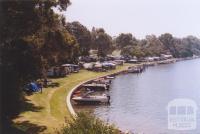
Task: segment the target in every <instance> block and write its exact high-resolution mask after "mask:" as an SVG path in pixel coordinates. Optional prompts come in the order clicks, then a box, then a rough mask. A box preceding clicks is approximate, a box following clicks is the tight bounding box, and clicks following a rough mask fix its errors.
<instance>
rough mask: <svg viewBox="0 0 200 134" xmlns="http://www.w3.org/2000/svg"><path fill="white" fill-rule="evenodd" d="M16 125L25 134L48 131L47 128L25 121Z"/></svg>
mask: <svg viewBox="0 0 200 134" xmlns="http://www.w3.org/2000/svg"><path fill="white" fill-rule="evenodd" d="M15 125H17V126H18V127H19V128H21V129H23V130H24V133H26V134H38V133H40V132H43V131H44V130H46V129H47V127H46V126H41V125H37V124H33V123H31V122H29V121H23V122H20V123H16V124H15ZM22 134H23V133H22Z"/></svg>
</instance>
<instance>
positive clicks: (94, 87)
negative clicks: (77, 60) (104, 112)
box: [83, 83, 109, 91]
mask: <svg viewBox="0 0 200 134" xmlns="http://www.w3.org/2000/svg"><path fill="white" fill-rule="evenodd" d="M83 87H85V88H89V89H91V90H94V91H105V90H108V89H109V86H108V85H107V84H98V83H90V84H84V85H83Z"/></svg>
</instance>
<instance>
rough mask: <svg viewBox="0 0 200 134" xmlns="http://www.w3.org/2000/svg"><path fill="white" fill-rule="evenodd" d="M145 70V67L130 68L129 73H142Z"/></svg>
mask: <svg viewBox="0 0 200 134" xmlns="http://www.w3.org/2000/svg"><path fill="white" fill-rule="evenodd" d="M143 70H144V68H143V67H129V68H128V72H129V73H141V72H142V71H143Z"/></svg>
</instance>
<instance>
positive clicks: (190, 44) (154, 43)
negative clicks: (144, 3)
mask: <svg viewBox="0 0 200 134" xmlns="http://www.w3.org/2000/svg"><path fill="white" fill-rule="evenodd" d="M115 48H116V49H119V50H121V54H122V55H124V56H136V57H138V58H140V57H146V56H160V55H161V54H171V55H173V57H176V58H181V57H190V56H193V55H200V39H198V38H197V37H194V36H188V37H185V38H176V37H173V36H172V35H171V34H169V33H165V34H162V35H160V36H159V37H156V36H155V35H147V36H146V38H145V39H141V40H139V39H136V38H135V37H133V35H132V34H130V33H127V34H124V33H122V34H120V35H119V36H118V37H116V38H115Z"/></svg>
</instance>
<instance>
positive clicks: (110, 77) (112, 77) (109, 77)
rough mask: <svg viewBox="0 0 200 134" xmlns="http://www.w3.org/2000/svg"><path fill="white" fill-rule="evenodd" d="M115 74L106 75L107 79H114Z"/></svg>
mask: <svg viewBox="0 0 200 134" xmlns="http://www.w3.org/2000/svg"><path fill="white" fill-rule="evenodd" d="M114 78H115V77H114V76H106V79H114Z"/></svg>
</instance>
